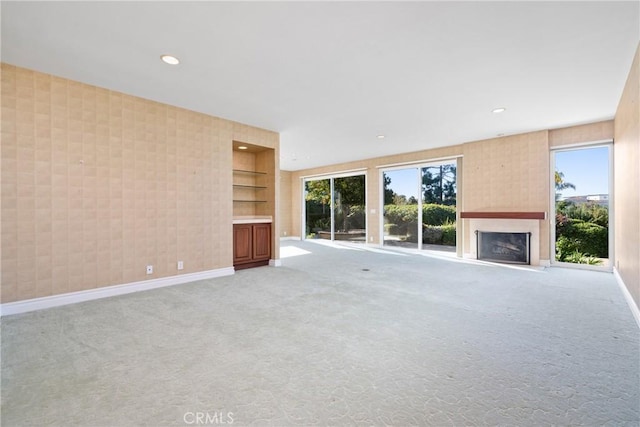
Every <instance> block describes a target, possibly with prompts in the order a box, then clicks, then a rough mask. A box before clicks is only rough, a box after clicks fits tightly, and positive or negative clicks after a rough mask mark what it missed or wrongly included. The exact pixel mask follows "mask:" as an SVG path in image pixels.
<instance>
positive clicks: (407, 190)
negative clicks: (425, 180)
mask: <svg viewBox="0 0 640 427" xmlns="http://www.w3.org/2000/svg"><path fill="white" fill-rule="evenodd" d="M382 180H383V184H384V188H383V192H384V195H383V197H384V212H383V219H384V225H383V227H384V233H383V244H384V245H389V246H400V247H404V248H417V247H418V235H419V234H420V230H419V229H418V224H419V220H420V219H419V211H418V199H419V198H420V178H419V176H418V168H410V169H399V170H389V171H385V172H383V173H382Z"/></svg>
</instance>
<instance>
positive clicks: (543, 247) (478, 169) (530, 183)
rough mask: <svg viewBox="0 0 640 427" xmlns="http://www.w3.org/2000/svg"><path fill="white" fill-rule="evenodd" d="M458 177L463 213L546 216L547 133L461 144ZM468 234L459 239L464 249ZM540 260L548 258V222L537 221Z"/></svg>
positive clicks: (548, 201) (548, 186)
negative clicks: (461, 185)
mask: <svg viewBox="0 0 640 427" xmlns="http://www.w3.org/2000/svg"><path fill="white" fill-rule="evenodd" d="M462 174H463V176H464V188H463V191H464V209H465V211H470V212H474V211H504V212H512V211H523V212H540V211H542V212H547V214H548V213H549V204H550V193H549V191H550V182H549V181H550V172H549V143H548V132H547V131H539V132H531V133H526V134H520V135H513V136H506V137H502V138H495V139H488V140H484V141H477V142H471V143H468V144H465V145H464V169H463V171H462ZM464 221H465V222H467V221H468V220H464ZM470 232H471V231H470V230H469V231H468V232H467V233H466V235H465V236H463V238H464V239H465V243H466V244H465V247H468V246H467V245H468V240H467V239H468V238H469V233H470ZM540 258H541V259H546V260H548V259H549V223H548V221H541V222H540Z"/></svg>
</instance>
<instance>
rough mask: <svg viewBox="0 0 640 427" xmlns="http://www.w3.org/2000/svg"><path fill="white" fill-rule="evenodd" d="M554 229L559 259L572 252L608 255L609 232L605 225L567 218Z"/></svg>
mask: <svg viewBox="0 0 640 427" xmlns="http://www.w3.org/2000/svg"><path fill="white" fill-rule="evenodd" d="M556 230H557V234H558V237H557V240H556V253H557V254H556V257H557V258H558V260H560V261H564V260H565V259H566V258H567V257H568V256H569V255H570V254H571V253H574V252H580V253H583V254H585V255H591V256H594V257H598V258H607V257H608V256H609V232H608V230H607V228H606V227H603V226H601V225H598V224H594V223H592V222H584V221H582V220H579V219H569V220H568V221H567V222H566V223H564V224H563V225H562V226H559V227H558V228H557V229H556Z"/></svg>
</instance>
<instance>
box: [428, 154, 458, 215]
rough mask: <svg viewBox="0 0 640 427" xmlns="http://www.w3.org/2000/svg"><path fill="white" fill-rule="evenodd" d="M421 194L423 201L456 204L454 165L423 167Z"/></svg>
mask: <svg viewBox="0 0 640 427" xmlns="http://www.w3.org/2000/svg"><path fill="white" fill-rule="evenodd" d="M422 171H423V173H422V195H423V197H424V202H425V203H435V204H439V205H455V204H456V172H457V171H456V166H455V165H451V164H450V165H441V166H429V167H426V168H424V169H423V170H422Z"/></svg>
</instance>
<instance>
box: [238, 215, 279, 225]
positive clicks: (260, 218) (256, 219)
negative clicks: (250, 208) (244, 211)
mask: <svg viewBox="0 0 640 427" xmlns="http://www.w3.org/2000/svg"><path fill="white" fill-rule="evenodd" d="M271 222H273V218H272V217H271V215H256V216H253V215H248V216H234V217H233V223H234V224H258V223H271Z"/></svg>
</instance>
